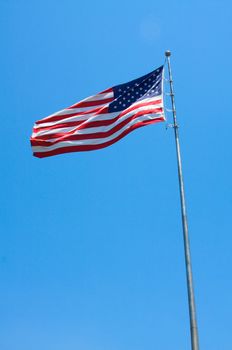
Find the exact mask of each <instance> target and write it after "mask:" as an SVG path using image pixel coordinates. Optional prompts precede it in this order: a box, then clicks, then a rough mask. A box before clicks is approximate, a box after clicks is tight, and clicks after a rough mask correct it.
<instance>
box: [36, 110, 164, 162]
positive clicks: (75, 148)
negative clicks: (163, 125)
mask: <svg viewBox="0 0 232 350" xmlns="http://www.w3.org/2000/svg"><path fill="white" fill-rule="evenodd" d="M162 121H164V118H163V117H161V118H158V119H155V120H149V121H145V122H140V123H137V124H135V125H133V126H131V127H130V128H129V129H128V130H125V131H124V132H123V133H122V134H121V135H119V136H118V137H116V138H115V139H113V140H111V141H108V142H105V143H101V144H100V145H85V146H83V145H82V146H70V147H63V148H59V149H56V150H52V151H48V152H34V153H33V155H34V156H35V157H38V158H45V157H51V156H55V155H58V154H62V153H71V152H81V151H93V150H97V149H101V148H104V147H107V146H110V145H112V144H114V143H115V142H117V141H119V140H120V139H121V138H123V137H124V136H126V135H127V134H129V133H130V132H131V131H133V130H135V129H137V128H140V127H142V126H145V125H148V124H155V123H158V122H162Z"/></svg>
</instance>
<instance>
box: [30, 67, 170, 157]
mask: <svg viewBox="0 0 232 350" xmlns="http://www.w3.org/2000/svg"><path fill="white" fill-rule="evenodd" d="M163 70H164V68H163V66H161V67H159V68H158V69H156V70H154V71H152V72H151V73H148V74H146V75H144V76H142V77H140V78H138V79H135V80H132V81H130V82H128V83H125V84H120V85H117V86H114V87H112V88H110V89H107V90H104V91H102V92H100V93H98V94H97V95H94V96H90V97H88V98H86V99H84V100H82V101H80V102H78V103H75V104H74V105H72V106H71V107H68V108H65V109H63V110H61V111H59V112H57V113H54V114H52V115H50V116H48V117H46V118H43V119H41V120H38V121H37V122H36V123H35V125H34V128H33V133H32V136H31V145H32V150H33V155H34V156H35V157H39V158H43V157H49V156H53V155H56V154H61V153H68V152H78V151H90V150H96V149H99V148H103V147H107V146H109V145H112V144H113V143H115V142H116V141H118V140H120V139H121V138H122V137H124V136H125V135H127V134H128V133H130V132H131V131H133V130H134V129H137V128H139V127H142V126H145V125H148V124H153V123H157V122H161V121H164V120H165V116H164V108H163Z"/></svg>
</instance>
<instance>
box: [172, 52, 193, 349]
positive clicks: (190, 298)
mask: <svg viewBox="0 0 232 350" xmlns="http://www.w3.org/2000/svg"><path fill="white" fill-rule="evenodd" d="M165 56H166V57H167V61H168V71H169V81H170V95H171V101H172V112H173V128H174V133H175V141H176V154H177V165H178V175H179V187H180V200H181V214H182V226H183V236H184V252H185V265H186V277H187V289H188V303H189V317H190V331H191V343H192V350H199V343H198V330H197V319H196V307H195V301H194V289H193V277H192V267H191V255H190V244H189V234H188V223H187V214H186V204H185V193H184V181H183V173H182V163H181V155H180V142H179V132H178V124H177V119H176V106H175V99H174V90H173V80H172V71H171V64H170V56H171V52H170V51H166V52H165Z"/></svg>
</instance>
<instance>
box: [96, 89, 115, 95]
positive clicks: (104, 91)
mask: <svg viewBox="0 0 232 350" xmlns="http://www.w3.org/2000/svg"><path fill="white" fill-rule="evenodd" d="M113 91H114V90H113V89H112V88H109V89H106V90H103V91H102V92H99V94H106V93H107V92H113Z"/></svg>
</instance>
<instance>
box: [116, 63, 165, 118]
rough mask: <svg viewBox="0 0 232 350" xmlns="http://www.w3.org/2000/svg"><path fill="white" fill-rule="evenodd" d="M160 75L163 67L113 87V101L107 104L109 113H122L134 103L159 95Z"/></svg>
mask: <svg viewBox="0 0 232 350" xmlns="http://www.w3.org/2000/svg"><path fill="white" fill-rule="evenodd" d="M162 75H163V66H161V67H159V68H157V69H156V70H154V71H153V72H151V73H148V74H146V75H144V76H142V77H140V78H138V79H135V80H132V81H130V82H128V83H125V84H120V85H117V86H114V87H113V91H114V101H113V102H111V103H110V104H109V112H118V111H122V110H123V109H126V108H128V107H130V106H131V105H132V104H133V103H134V102H137V101H141V100H144V99H146V98H151V97H155V96H159V95H161V94H162Z"/></svg>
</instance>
